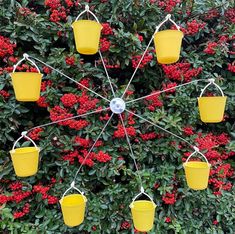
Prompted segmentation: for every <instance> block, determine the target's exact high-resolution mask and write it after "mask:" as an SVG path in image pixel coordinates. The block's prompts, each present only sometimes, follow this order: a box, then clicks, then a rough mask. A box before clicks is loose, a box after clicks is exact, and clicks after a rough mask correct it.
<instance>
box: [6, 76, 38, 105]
mask: <svg viewBox="0 0 235 234" xmlns="http://www.w3.org/2000/svg"><path fill="white" fill-rule="evenodd" d="M10 76H11V78H12V83H13V88H14V92H15V96H16V100H17V101H23V102H34V101H37V100H38V99H39V97H40V89H41V80H42V74H41V73H37V72H13V73H11V74H10Z"/></svg>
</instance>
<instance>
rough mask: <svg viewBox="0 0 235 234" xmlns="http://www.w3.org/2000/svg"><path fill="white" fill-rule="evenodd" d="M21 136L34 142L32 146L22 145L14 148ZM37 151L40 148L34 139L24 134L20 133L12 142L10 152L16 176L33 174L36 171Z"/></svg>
mask: <svg viewBox="0 0 235 234" xmlns="http://www.w3.org/2000/svg"><path fill="white" fill-rule="evenodd" d="M23 137H25V138H27V139H28V140H30V141H31V142H32V143H33V144H34V147H23V148H17V149H15V146H16V143H17V142H18V141H19V140H20V139H21V138H23ZM39 152H40V149H39V148H38V147H37V145H36V144H35V143H34V141H33V140H32V139H31V138H29V137H27V136H26V135H22V136H21V137H20V138H19V139H18V140H17V141H16V142H15V143H14V145H13V148H12V150H11V151H10V154H11V160H12V163H13V167H14V170H15V173H16V175H17V176H19V177H27V176H32V175H35V174H36V173H37V171H38V162H39Z"/></svg>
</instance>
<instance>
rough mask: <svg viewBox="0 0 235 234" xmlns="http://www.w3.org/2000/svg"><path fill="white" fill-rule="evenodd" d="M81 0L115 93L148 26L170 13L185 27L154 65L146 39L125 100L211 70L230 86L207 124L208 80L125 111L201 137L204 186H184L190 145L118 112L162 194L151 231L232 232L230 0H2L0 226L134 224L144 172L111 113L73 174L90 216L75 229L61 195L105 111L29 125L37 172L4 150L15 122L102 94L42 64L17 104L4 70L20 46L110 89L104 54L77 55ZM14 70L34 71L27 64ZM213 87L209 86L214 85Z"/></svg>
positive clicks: (41, 117) (40, 229) (156, 192)
mask: <svg viewBox="0 0 235 234" xmlns="http://www.w3.org/2000/svg"><path fill="white" fill-rule="evenodd" d="M79 2H81V5H80V4H79ZM86 2H90V3H89V5H90V7H91V9H92V10H93V11H94V12H95V13H96V15H97V17H98V18H99V19H100V21H101V22H102V24H103V30H102V38H101V42H100V50H101V52H102V53H103V55H104V58H105V63H106V65H107V68H108V72H109V73H110V76H111V79H112V82H113V84H114V86H115V90H116V91H117V96H120V95H121V94H122V92H123V91H124V89H125V84H127V83H128V80H129V79H130V77H131V75H132V73H133V71H134V68H135V67H136V65H137V63H138V61H139V59H140V56H141V54H142V53H143V51H144V49H145V48H146V45H147V43H148V41H149V40H150V38H151V36H152V34H153V32H154V30H155V26H156V25H158V23H159V22H160V21H161V20H162V19H163V18H164V17H165V16H166V14H168V13H171V14H172V17H173V18H174V20H175V21H176V22H177V23H179V25H180V26H181V29H182V30H183V32H184V34H185V37H184V40H183V45H182V52H181V59H180V61H179V62H177V63H176V64H172V65H160V64H158V63H157V61H156V56H155V53H154V45H153V44H151V46H150V49H149V50H148V52H147V54H146V56H145V58H144V60H143V62H142V63H141V66H140V69H139V70H138V72H137V74H136V76H135V78H134V80H133V82H132V85H131V86H130V88H129V89H128V92H127V95H126V96H125V98H126V99H127V100H131V99H135V98H137V97H141V96H143V95H147V94H149V93H151V92H154V91H156V90H162V89H166V88H169V87H174V86H176V85H178V84H183V83H185V82H189V81H192V80H195V79H208V78H215V79H216V82H217V83H218V84H219V85H220V86H221V87H222V89H223V90H224V93H225V94H226V95H227V96H228V101H227V106H226V113H225V116H224V121H223V122H221V123H218V124H204V123H202V122H201V121H200V118H199V114H198V108H197V97H198V95H199V94H200V90H201V89H202V88H203V87H204V86H205V84H206V82H199V83H198V84H197V85H195V84H192V85H189V86H186V87H182V88H180V89H177V90H171V91H169V92H166V93H164V94H162V95H155V96H152V97H151V98H147V99H145V100H141V101H139V102H135V103H132V104H131V103H130V104H128V108H129V109H131V110H132V111H134V112H136V113H138V114H141V115H142V116H143V117H145V118H147V119H149V120H152V121H154V122H155V123H157V124H159V125H160V126H162V127H163V128H165V129H168V130H170V131H173V132H174V133H175V134H177V135H180V136H181V137H183V138H185V139H186V140H188V141H189V142H191V143H192V144H193V145H197V146H198V147H199V148H200V150H201V151H202V152H203V153H205V155H206V156H207V158H208V160H209V161H210V163H211V164H212V170H211V173H210V180H209V188H208V189H206V190H204V191H192V190H190V189H189V188H188V187H187V185H186V182H185V178H184V171H183V168H182V163H183V162H184V161H185V159H186V158H187V157H188V156H189V154H190V153H191V152H192V149H191V148H190V147H189V146H188V145H187V144H185V143H183V142H182V141H180V140H178V139H177V138H174V137H172V136H170V135H168V134H165V133H164V132H162V131H160V130H158V129H156V128H154V127H152V126H151V125H150V124H147V123H146V122H144V121H141V120H139V119H137V118H135V117H134V116H132V115H127V114H125V116H124V117H125V123H126V125H127V131H128V135H129V136H130V139H131V144H132V146H133V150H134V154H135V156H136V158H137V161H138V165H139V168H140V174H141V177H142V179H143V183H144V187H145V189H146V191H147V192H148V193H149V194H151V195H152V196H153V197H154V200H155V201H156V203H157V209H156V215H155V226H154V229H153V231H152V232H150V233H161V234H162V233H226V234H227V233H231V234H232V233H234V232H235V230H234V227H235V204H234V197H235V187H234V167H235V163H234V155H235V152H234V150H235V140H234V138H235V127H234V125H233V124H234V119H235V118H234V113H235V102H234V101H235V99H234V95H235V76H234V72H235V64H234V62H233V61H234V58H235V37H234V32H235V8H234V2H233V1H228V0H218V1H209V0H201V1H199V0H198V1H181V0H166V1H158V0H149V1H148V0H146V1H142V0H135V1H127V0H123V1H117V0H100V1H99V0H92V1H75V0H45V1H44V0H37V1H27V0H21V1H12V0H11V1H9V0H3V1H0V107H1V112H0V118H1V120H0V128H1V132H0V143H1V148H0V181H1V187H0V214H1V216H0V228H1V233H17V234H18V233H27V234H30V233H132V232H134V229H133V226H132V221H131V214H130V209H129V204H130V202H131V199H132V198H133V197H134V195H136V194H137V193H138V192H139V181H138V177H137V176H136V172H135V168H134V164H133V160H132V159H131V157H130V156H131V155H130V151H129V148H128V145H127V143H126V139H125V135H124V131H123V128H122V126H121V123H120V120H119V119H118V117H115V118H114V119H113V120H112V122H111V124H110V125H109V126H108V127H107V130H106V131H105V133H104V134H102V137H101V139H100V140H99V141H98V142H97V144H96V147H95V148H94V151H93V152H92V154H91V155H90V156H89V158H88V159H87V160H86V162H85V165H84V167H83V169H82V170H81V172H80V173H79V176H78V178H77V181H76V185H77V187H79V188H80V189H81V190H83V191H85V193H86V196H87V198H88V205H87V212H86V217H85V221H84V223H83V224H82V225H80V226H79V227H76V228H68V227H67V226H65V225H64V224H63V219H62V214H61V211H60V205H59V199H60V197H61V196H62V194H63V192H64V191H65V189H67V188H68V186H69V184H70V182H71V180H72V178H73V176H74V173H75V172H76V170H77V168H78V167H79V165H80V163H81V162H82V160H83V159H84V156H85V155H86V153H87V152H88V150H89V148H90V147H91V145H92V143H93V142H94V141H95V139H96V137H97V136H98V134H99V133H100V131H101V129H102V127H103V126H104V124H105V123H106V121H107V119H108V118H109V116H110V113H109V112H107V113H106V112H104V113H103V112H102V113H99V114H94V115H89V116H88V117H86V118H82V119H74V120H72V121H66V122H63V123H61V124H57V125H52V126H48V127H46V128H37V129H35V130H33V131H31V132H30V134H29V135H30V136H31V137H32V139H34V140H35V141H36V142H37V144H38V145H39V146H40V147H41V148H42V151H41V161H40V168H39V172H38V173H37V175H35V176H33V177H29V178H24V179H20V178H17V177H16V176H15V174H14V170H13V167H12V162H11V160H10V155H9V150H10V149H11V147H12V145H13V142H14V141H15V140H16V139H17V138H18V137H19V136H20V133H21V132H22V131H24V130H27V129H30V128H32V127H34V126H37V125H40V124H43V123H47V122H50V121H55V120H59V119H63V118H65V117H70V116H74V115H76V114H83V113H87V112H89V111H92V110H96V109H98V108H101V107H107V104H108V103H107V102H105V101H103V100H101V99H100V98H99V97H97V96H95V95H93V94H92V93H90V92H87V91H86V90H85V89H83V88H81V87H79V86H77V85H76V84H74V83H73V82H71V81H68V80H67V79H65V78H63V77H62V76H60V75H59V74H58V73H56V72H55V71H52V70H51V69H49V68H48V67H46V66H43V65H42V66H41V64H39V63H37V64H38V65H39V66H40V68H41V70H42V71H43V73H44V77H43V82H42V87H41V97H40V100H39V101H38V102H36V103H23V102H17V101H16V100H15V96H14V92H13V88H12V85H11V79H10V76H9V72H11V71H12V69H13V65H14V64H15V63H16V62H17V61H18V60H19V59H20V58H21V57H22V54H23V53H25V52H27V53H28V54H30V55H32V56H34V57H36V58H40V59H41V60H43V61H44V62H46V63H48V64H50V65H51V66H53V67H55V68H58V69H60V70H61V71H63V72H64V73H66V74H68V75H70V76H71V77H73V78H74V79H76V80H77V81H80V82H81V83H82V84H84V85H86V86H87V87H90V88H92V89H94V90H95V91H96V92H98V93H100V94H102V95H103V96H105V97H106V98H108V99H111V98H112V93H111V90H110V87H109V83H108V80H107V78H106V76H105V73H104V69H103V67H102V63H101V60H100V58H99V56H98V55H95V56H84V55H80V54H78V53H77V52H76V49H75V44H74V38H73V33H72V29H71V23H72V22H73V21H74V19H75V18H76V16H77V15H78V14H79V13H80V12H81V11H82V10H83V9H84V5H85V4H86ZM166 26H167V27H171V26H172V25H170V24H169V25H168V24H167V25H166ZM18 69H19V70H22V71H30V70H33V68H31V67H30V66H29V65H28V64H23V65H21V66H20V67H19V68H18ZM208 94H209V95H214V94H215V90H214V89H211V90H210V93H208ZM21 144H22V145H24V146H26V145H28V144H29V142H21ZM135 232H137V231H135Z"/></svg>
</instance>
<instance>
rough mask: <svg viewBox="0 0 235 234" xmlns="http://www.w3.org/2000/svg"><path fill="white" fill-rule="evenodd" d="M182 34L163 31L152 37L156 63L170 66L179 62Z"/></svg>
mask: <svg viewBox="0 0 235 234" xmlns="http://www.w3.org/2000/svg"><path fill="white" fill-rule="evenodd" d="M183 36H184V34H183V32H181V31H178V30H164V31H161V32H157V33H156V34H155V35H154V45H155V50H156V56H157V61H158V62H159V63H161V64H171V63H175V62H177V61H178V60H179V57H180V48H181V44H182V39H183Z"/></svg>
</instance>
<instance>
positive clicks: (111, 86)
mask: <svg viewBox="0 0 235 234" xmlns="http://www.w3.org/2000/svg"><path fill="white" fill-rule="evenodd" d="M99 55H100V58H101V61H102V64H103V67H104V70H105V73H106V76H107V78H108V81H109V85H110V88H111V90H112V93H113V97H114V98H115V97H116V95H115V92H114V89H113V85H112V82H111V80H110V77H109V74H108V71H107V69H106V66H105V62H104V59H103V56H102V54H101V52H100V50H99Z"/></svg>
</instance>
